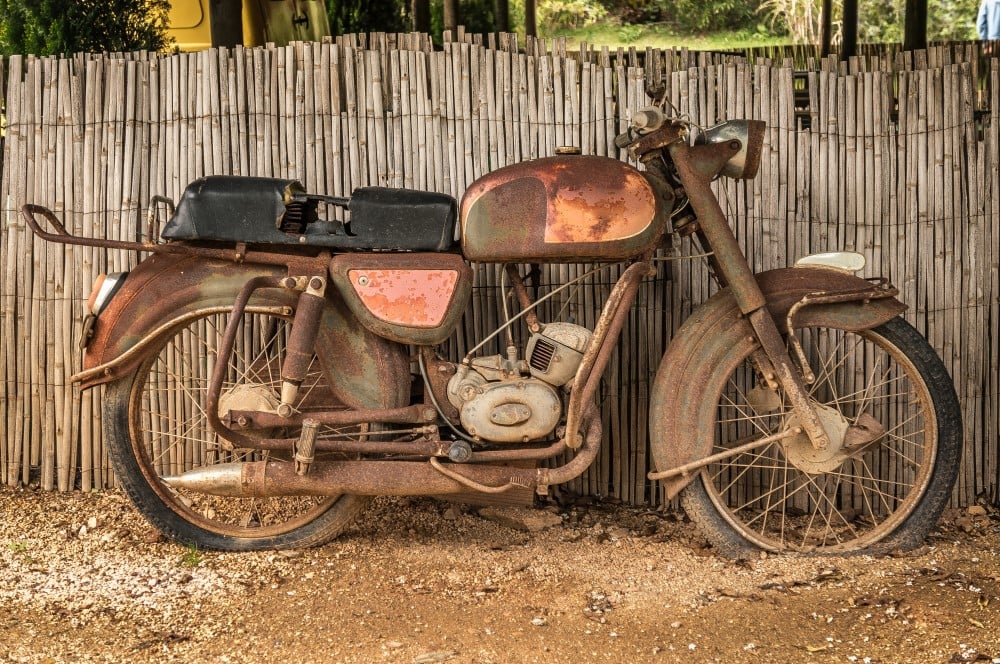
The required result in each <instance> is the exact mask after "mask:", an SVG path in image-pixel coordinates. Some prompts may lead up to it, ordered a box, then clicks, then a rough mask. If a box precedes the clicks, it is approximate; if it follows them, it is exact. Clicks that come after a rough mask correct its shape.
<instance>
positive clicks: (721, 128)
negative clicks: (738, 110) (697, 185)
mask: <svg viewBox="0 0 1000 664" xmlns="http://www.w3.org/2000/svg"><path fill="white" fill-rule="evenodd" d="M766 126H767V123H766V122H764V121H762V120H729V121H728V122H723V123H722V124H717V125H715V126H714V127H710V128H709V129H706V130H705V132H704V133H703V134H701V135H700V136H698V138H697V140H696V141H695V143H703V144H704V143H707V144H711V143H726V142H727V141H732V140H736V141H739V142H740V146H741V147H740V150H739V152H737V153H736V154H735V155H733V156H732V157H731V158H730V159H729V161H727V162H726V165H725V166H724V167H723V168H722V170H721V171H720V172H719V175H725V176H728V177H731V178H735V179H737V180H740V179H742V180H749V179H751V178H753V177H754V176H755V175H757V169H758V168H759V167H760V153H761V147H762V146H763V145H764V128H765V127H766Z"/></svg>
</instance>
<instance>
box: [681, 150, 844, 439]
mask: <svg viewBox="0 0 1000 664" xmlns="http://www.w3.org/2000/svg"><path fill="white" fill-rule="evenodd" d="M739 149H740V144H739V142H738V141H733V142H726V143H718V144H709V145H698V146H694V147H688V146H687V145H686V144H684V143H682V142H676V143H673V144H671V145H670V147H669V150H670V155H671V157H673V160H674V164H675V165H676V167H677V174H678V175H679V177H680V179H681V182H682V183H683V185H684V190H685V192H687V195H688V200H689V201H690V203H691V208H692V209H693V210H694V212H695V215H696V216H697V218H698V224H699V227H700V231H699V232H700V235H699V238H704V240H705V247H704V248H705V250H706V251H711V252H712V254H713V257H714V261H713V262H712V267H713V269H714V270H716V274H717V278H718V280H719V282H720V284H722V285H725V286H728V287H729V288H730V289H731V292H732V294H733V297H734V299H735V300H736V303H737V304H738V305H739V307H740V310H741V311H742V312H743V313H745V314H747V315H748V318H749V321H750V324H751V325H752V326H753V329H754V333H755V334H756V336H757V338H758V339H759V340H760V343H761V346H762V348H763V350H764V352H765V353H766V355H767V357H768V359H769V360H770V361H771V365H772V367H773V369H774V372H775V378H776V380H778V381H779V382H780V383H781V385H782V387H783V388H784V390H785V394H786V396H787V397H788V400H789V402H790V403H791V405H792V408H793V409H794V410H795V414H796V416H798V418H799V422H800V424H801V425H802V428H803V429H805V431H806V433H807V434H808V435H809V440H811V441H812V443H813V445H815V446H816V447H817V449H822V448H825V447H827V446H828V445H829V439H828V436H827V435H826V431H825V430H824V429H823V425H822V423H821V422H820V421H819V418H818V416H817V414H816V412H815V411H814V409H813V408H812V406H810V404H809V399H808V395H807V392H806V388H805V383H804V382H803V379H802V377H801V376H800V375H799V373H798V371H797V370H796V368H795V366H794V365H793V364H792V359H791V357H789V355H788V350H787V349H786V348H785V345H784V343H783V341H782V338H781V334H780V332H779V331H778V327H777V325H776V324H775V321H774V318H773V317H771V316H770V315H768V313H767V312H765V311H764V310H763V307H764V304H765V299H764V295H763V293H762V292H761V290H760V287H759V286H758V285H757V281H756V279H755V276H754V274H753V271H752V270H751V269H750V265H749V264H748V263H747V260H746V256H744V254H743V250H742V248H741V247H740V245H739V242H738V241H737V240H736V235H735V234H734V233H733V230H732V228H731V227H730V226H729V222H728V221H727V220H726V217H725V214H724V213H723V211H722V208H721V206H720V205H719V201H718V199H717V198H716V196H715V194H714V192H713V191H712V190H711V188H710V187H709V181H710V179H711V178H712V177H714V174H715V173H718V172H719V171H720V170H721V169H722V167H723V166H724V165H725V164H726V161H727V160H728V159H729V158H730V157H731V156H732V155H734V154H736V152H737V151H738V150H739Z"/></svg>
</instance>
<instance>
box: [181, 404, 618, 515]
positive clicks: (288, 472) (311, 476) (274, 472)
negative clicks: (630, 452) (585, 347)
mask: <svg viewBox="0 0 1000 664" xmlns="http://www.w3.org/2000/svg"><path fill="white" fill-rule="evenodd" d="M586 419H587V432H586V437H585V441H584V444H583V446H582V448H581V449H580V450H579V452H578V453H577V454H576V455H575V456H574V457H573V458H572V459H570V460H569V461H568V462H567V463H565V464H563V465H562V466H560V467H558V468H520V467H516V466H504V465H476V464H447V466H446V468H447V469H448V472H447V474H445V473H442V472H441V471H439V470H437V469H435V467H434V466H433V465H431V464H430V463H428V462H426V461H388V460H371V461H364V460H360V461H359V460H345V461H341V462H320V463H315V464H313V465H312V467H311V468H310V470H309V472H308V473H307V474H305V475H298V474H297V473H296V472H295V465H294V463H292V462H288V461H254V462H247V463H231V464H220V465H216V466H211V467H207V468H206V469H203V470H194V471H189V472H187V473H183V474H182V475H180V476H176V477H169V478H164V481H166V482H167V483H169V484H171V485H173V486H176V487H184V488H188V489H192V490H195V491H202V492H205V493H213V494H216V495H226V496H278V495H319V496H328V495H338V494H343V493H351V494H356V495H371V496H386V495H391V496H419V495H434V494H441V495H443V494H453V493H462V492H464V491H467V490H468V489H470V488H477V489H478V490H482V491H490V490H501V491H502V490H504V489H506V488H510V487H513V486H520V487H535V486H548V485H552V484H562V483H564V482H568V481H570V480H572V479H574V478H576V477H578V476H579V475H580V474H581V473H582V472H583V471H584V470H586V469H587V468H588V467H589V466H590V464H591V463H593V461H594V459H595V458H596V456H597V452H598V450H599V449H600V443H601V423H600V417H599V416H598V413H597V409H596V407H595V406H593V405H591V406H590V408H588V412H587V418H586ZM453 477H458V478H459V479H457V480H456V479H453Z"/></svg>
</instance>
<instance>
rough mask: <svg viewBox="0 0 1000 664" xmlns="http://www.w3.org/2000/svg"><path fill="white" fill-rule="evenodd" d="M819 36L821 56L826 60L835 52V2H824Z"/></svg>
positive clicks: (827, 0) (824, 0)
mask: <svg viewBox="0 0 1000 664" xmlns="http://www.w3.org/2000/svg"><path fill="white" fill-rule="evenodd" d="M819 35H820V37H819V41H820V55H821V56H823V57H824V58H825V57H826V56H828V55H830V53H831V52H832V51H833V0H823V14H822V15H821V16H820V33H819Z"/></svg>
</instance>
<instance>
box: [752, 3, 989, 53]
mask: <svg viewBox="0 0 1000 664" xmlns="http://www.w3.org/2000/svg"><path fill="white" fill-rule="evenodd" d="M842 6H843V4H842V2H841V0H834V9H833V16H834V21H833V28H834V35H833V36H834V42H837V41H839V27H840V18H841V16H842ZM820 7H821V0H764V1H763V2H762V4H761V11H762V12H764V13H766V14H767V16H768V17H769V18H770V20H771V25H772V26H773V27H774V28H776V29H779V30H786V31H787V32H788V34H789V35H791V37H792V39H793V41H794V42H796V43H800V44H801V43H818V42H819V34H820V33H819V30H820V23H819V21H820V14H821V9H820ZM978 9H979V0H928V3H927V38H928V39H929V40H930V41H948V40H965V39H974V38H975V26H974V23H975V20H976V12H977V10H978ZM905 10H906V0H866V1H865V2H860V3H859V4H858V41H860V42H862V43H864V42H869V43H890V42H897V43H898V42H902V41H903V22H904V19H905V14H906V11H905Z"/></svg>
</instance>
